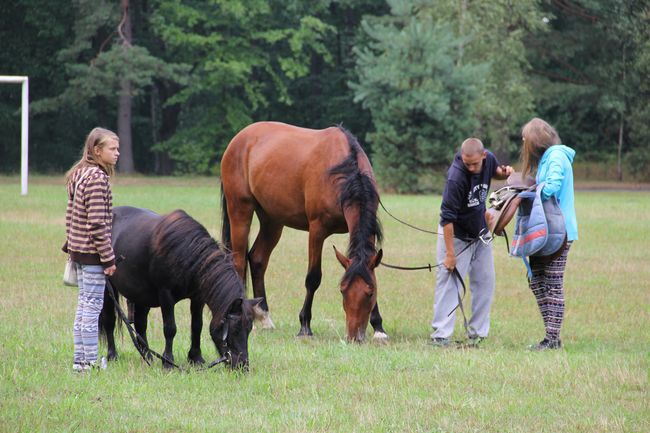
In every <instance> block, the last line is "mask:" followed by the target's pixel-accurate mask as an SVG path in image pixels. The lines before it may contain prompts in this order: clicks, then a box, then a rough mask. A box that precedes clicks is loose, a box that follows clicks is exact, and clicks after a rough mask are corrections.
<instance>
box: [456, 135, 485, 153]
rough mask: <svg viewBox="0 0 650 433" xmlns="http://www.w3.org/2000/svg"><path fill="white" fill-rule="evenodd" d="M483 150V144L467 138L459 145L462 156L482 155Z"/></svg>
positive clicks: (476, 139)
mask: <svg viewBox="0 0 650 433" xmlns="http://www.w3.org/2000/svg"><path fill="white" fill-rule="evenodd" d="M483 150H484V149H483V143H482V142H481V140H479V139H478V138H468V139H467V140H465V141H463V144H461V145H460V153H461V154H462V155H467V156H471V155H475V154H477V153H483Z"/></svg>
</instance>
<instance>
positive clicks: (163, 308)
mask: <svg viewBox="0 0 650 433" xmlns="http://www.w3.org/2000/svg"><path fill="white" fill-rule="evenodd" d="M160 312H161V313H162V319H163V334H164V335H165V350H164V352H163V356H164V357H165V358H167V359H168V360H169V361H171V362H174V350H173V346H174V337H175V336H176V318H175V317H174V300H173V298H172V296H171V294H170V293H169V292H167V291H165V290H162V291H161V293H160ZM163 367H165V368H172V367H173V366H172V365H171V364H169V363H168V362H166V361H163Z"/></svg>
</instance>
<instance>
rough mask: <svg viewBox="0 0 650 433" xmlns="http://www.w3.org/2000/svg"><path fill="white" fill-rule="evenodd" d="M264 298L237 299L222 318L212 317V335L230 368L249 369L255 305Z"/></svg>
mask: <svg viewBox="0 0 650 433" xmlns="http://www.w3.org/2000/svg"><path fill="white" fill-rule="evenodd" d="M261 301H262V298H256V299H243V298H239V299H236V300H235V302H233V304H232V305H231V307H230V309H229V311H228V313H227V314H226V315H225V316H224V317H223V318H222V319H218V318H216V317H213V318H212V322H210V336H211V337H212V341H214V344H215V346H216V347H217V351H218V352H219V354H220V355H221V356H225V357H226V359H227V362H228V364H229V365H230V368H232V369H233V370H234V369H243V370H248V335H249V334H250V332H251V330H252V329H253V307H254V306H255V305H257V304H259V303H260V302H261Z"/></svg>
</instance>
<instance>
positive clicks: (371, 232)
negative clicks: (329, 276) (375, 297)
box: [328, 125, 383, 286]
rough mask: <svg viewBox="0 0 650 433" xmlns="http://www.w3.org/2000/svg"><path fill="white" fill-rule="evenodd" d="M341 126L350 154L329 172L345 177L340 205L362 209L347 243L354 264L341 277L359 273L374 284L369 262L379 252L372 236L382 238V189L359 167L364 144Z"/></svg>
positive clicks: (370, 283)
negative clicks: (380, 206) (378, 208)
mask: <svg viewBox="0 0 650 433" xmlns="http://www.w3.org/2000/svg"><path fill="white" fill-rule="evenodd" d="M338 128H339V130H340V131H341V132H342V133H343V134H344V135H345V137H346V138H347V140H348V144H349V146H350V154H349V155H348V156H347V158H345V159H344V160H343V161H342V162H341V163H340V164H338V165H336V166H334V167H332V168H331V169H330V170H329V171H328V173H329V175H330V176H336V177H339V178H342V180H343V181H342V182H341V184H340V188H341V189H340V191H339V196H338V198H339V203H340V205H341V207H342V208H350V207H357V208H358V209H359V222H358V224H357V225H356V229H355V230H354V232H353V233H350V242H349V245H348V258H349V259H350V260H351V264H350V266H349V267H348V268H347V269H346V271H345V274H343V279H342V281H351V280H352V279H353V278H354V277H357V276H359V277H361V278H363V279H364V281H365V282H366V283H367V284H368V285H370V286H374V283H373V281H372V278H371V275H370V270H369V268H368V262H369V261H370V259H371V258H372V257H373V256H374V255H375V254H376V253H377V250H376V249H375V242H374V241H373V240H376V241H377V243H381V241H382V240H383V234H382V228H381V223H380V221H379V218H378V217H377V206H378V204H379V193H378V192H377V187H376V186H375V182H374V180H373V179H372V178H371V177H370V175H369V174H368V173H364V172H362V171H361V170H360V168H359V162H358V157H359V154H362V155H363V154H365V152H364V151H363V149H362V148H361V145H360V144H359V142H358V141H357V139H356V138H355V137H354V136H353V135H352V134H351V133H350V132H349V131H348V130H346V129H345V128H343V127H342V126H340V125H339V126H338Z"/></svg>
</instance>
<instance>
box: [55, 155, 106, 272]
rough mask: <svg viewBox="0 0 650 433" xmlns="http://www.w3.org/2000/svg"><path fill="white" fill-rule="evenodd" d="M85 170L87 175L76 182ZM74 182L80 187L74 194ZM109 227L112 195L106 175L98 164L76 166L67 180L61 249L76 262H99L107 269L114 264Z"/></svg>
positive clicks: (97, 263)
mask: <svg viewBox="0 0 650 433" xmlns="http://www.w3.org/2000/svg"><path fill="white" fill-rule="evenodd" d="M85 172H87V174H86V176H85V177H84V178H83V180H82V181H81V182H80V183H79V179H80V178H81V176H82V175H83V173H85ZM77 183H79V186H78V187H77V194H76V196H75V192H74V189H75V185H77ZM73 201H74V202H73ZM112 227H113V195H112V193H111V187H110V185H109V183H108V175H107V174H106V173H105V172H104V170H102V169H101V168H100V167H99V166H97V165H91V166H82V167H79V168H78V169H77V170H76V171H75V172H74V173H73V174H72V177H71V178H70V181H69V182H68V207H67V210H66V215H65V228H66V242H65V244H64V245H63V251H64V252H66V253H68V254H70V258H71V259H72V260H73V261H75V262H77V263H81V264H85V265H100V264H101V265H102V266H103V267H104V268H108V267H110V266H112V265H114V264H115V254H114V252H113V247H112V245H111V231H112Z"/></svg>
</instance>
